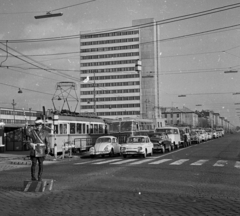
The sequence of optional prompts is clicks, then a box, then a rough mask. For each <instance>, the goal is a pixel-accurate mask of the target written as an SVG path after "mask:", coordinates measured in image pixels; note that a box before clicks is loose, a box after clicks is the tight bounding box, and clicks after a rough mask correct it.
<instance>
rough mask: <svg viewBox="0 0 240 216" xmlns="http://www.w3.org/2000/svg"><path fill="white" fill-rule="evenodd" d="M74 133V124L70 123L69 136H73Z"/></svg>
mask: <svg viewBox="0 0 240 216" xmlns="http://www.w3.org/2000/svg"><path fill="white" fill-rule="evenodd" d="M75 133H76V124H75V123H70V134H75Z"/></svg>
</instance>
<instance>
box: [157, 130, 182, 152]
mask: <svg viewBox="0 0 240 216" xmlns="http://www.w3.org/2000/svg"><path fill="white" fill-rule="evenodd" d="M155 132H156V133H158V132H162V133H166V134H167V135H168V137H169V138H170V139H171V140H172V144H174V145H172V146H174V148H180V145H182V142H183V141H182V140H181V136H180V130H179V128H177V127H162V128H156V129H155Z"/></svg>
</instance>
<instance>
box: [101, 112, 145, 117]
mask: <svg viewBox="0 0 240 216" xmlns="http://www.w3.org/2000/svg"><path fill="white" fill-rule="evenodd" d="M97 115H98V116H121V115H140V111H123V112H97Z"/></svg>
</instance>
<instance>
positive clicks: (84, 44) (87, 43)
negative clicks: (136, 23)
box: [81, 37, 139, 46]
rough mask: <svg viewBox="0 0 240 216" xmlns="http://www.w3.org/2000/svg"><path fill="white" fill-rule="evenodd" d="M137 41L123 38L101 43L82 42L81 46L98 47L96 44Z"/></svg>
mask: <svg viewBox="0 0 240 216" xmlns="http://www.w3.org/2000/svg"><path fill="white" fill-rule="evenodd" d="M135 41H139V38H138V37H137V38H124V39H116V40H101V41H89V42H82V43H81V46H91V45H98V44H113V43H129V42H135Z"/></svg>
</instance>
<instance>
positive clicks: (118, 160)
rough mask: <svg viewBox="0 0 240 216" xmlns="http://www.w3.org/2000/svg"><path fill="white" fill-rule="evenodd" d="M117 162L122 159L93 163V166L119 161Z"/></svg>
mask: <svg viewBox="0 0 240 216" xmlns="http://www.w3.org/2000/svg"><path fill="white" fill-rule="evenodd" d="M119 160H122V159H112V160H107V161H101V162H98V163H93V164H105V163H111V162H114V161H119Z"/></svg>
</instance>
